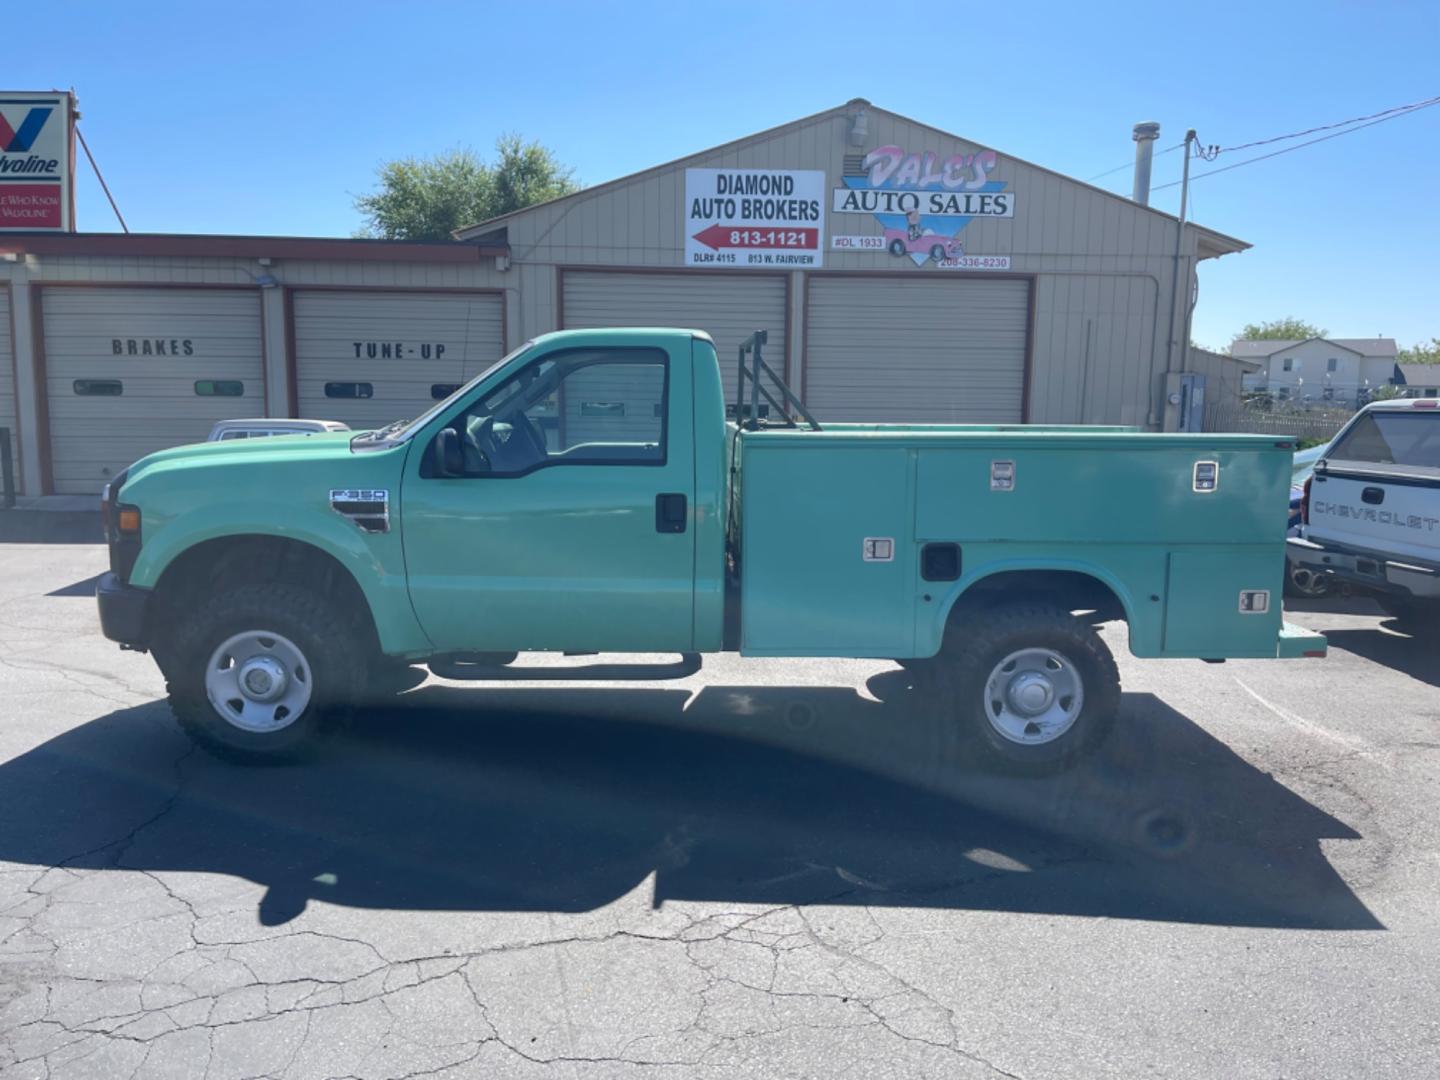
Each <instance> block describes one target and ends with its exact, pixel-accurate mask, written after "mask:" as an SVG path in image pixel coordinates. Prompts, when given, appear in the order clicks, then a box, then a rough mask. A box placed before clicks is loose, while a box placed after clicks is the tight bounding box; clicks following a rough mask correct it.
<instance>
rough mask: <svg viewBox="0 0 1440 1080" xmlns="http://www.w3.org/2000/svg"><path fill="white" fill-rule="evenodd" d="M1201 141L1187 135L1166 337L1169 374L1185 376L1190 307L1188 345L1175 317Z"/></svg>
mask: <svg viewBox="0 0 1440 1080" xmlns="http://www.w3.org/2000/svg"><path fill="white" fill-rule="evenodd" d="M1197 138H1198V136H1197V135H1196V134H1195V129H1194V128H1191V129H1190V130H1189V131H1187V132H1185V166H1184V168H1185V171H1184V173H1183V174H1182V175H1181V179H1180V218H1179V220H1178V221H1176V223H1175V260H1174V269H1173V273H1174V280H1173V281H1172V282H1171V285H1172V288H1171V290H1170V325H1169V330H1168V332H1167V334H1166V343H1167V354H1166V357H1165V370H1166V371H1178V372H1184V371H1185V370H1186V369H1187V367H1188V361H1189V352H1190V340H1189V327H1190V316H1189V305H1188V304H1187V305H1186V314H1185V316H1184V317H1183V318H1182V319H1181V326H1182V328H1183V329H1184V331H1185V340H1184V341H1179V340H1177V338H1176V336H1175V315H1176V311H1177V309H1178V308H1179V306H1180V296H1181V295H1182V294H1181V292H1180V263H1181V260H1182V259H1183V258H1184V252H1185V209H1186V205H1187V204H1188V202H1189V197H1190V152H1191V148H1192V147H1193V146H1194V144H1195V141H1196V139H1197ZM1185 277H1186V282H1187V284H1188V281H1189V277H1190V275H1189V274H1186V275H1185ZM1177 345H1178V346H1179V352H1180V363H1179V365H1178V366H1177V365H1176V364H1175V352H1176V346H1177Z"/></svg>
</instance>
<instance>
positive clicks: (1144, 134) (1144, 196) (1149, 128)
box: [1131, 120, 1160, 206]
mask: <svg viewBox="0 0 1440 1080" xmlns="http://www.w3.org/2000/svg"><path fill="white" fill-rule="evenodd" d="M1159 137H1160V125H1159V124H1157V123H1156V122H1155V121H1154V120H1145V121H1143V122H1141V123H1139V124H1136V125H1135V128H1134V130H1133V132H1132V134H1131V138H1133V139H1134V140H1135V188H1134V191H1133V193H1132V195H1131V198H1133V199H1134V200H1135V201H1136V202H1137V203H1139V204H1140V205H1141V206H1149V205H1150V163H1151V161H1153V160H1154V157H1155V140H1156V139H1158V138H1159Z"/></svg>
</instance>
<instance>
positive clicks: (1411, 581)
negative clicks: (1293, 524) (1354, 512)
mask: <svg viewBox="0 0 1440 1080" xmlns="http://www.w3.org/2000/svg"><path fill="white" fill-rule="evenodd" d="M1285 554H1286V556H1287V557H1288V558H1289V559H1290V561H1291V562H1293V563H1295V564H1297V565H1299V566H1303V567H1304V568H1305V569H1307V570H1312V571H1314V572H1315V573H1317V574H1328V575H1329V576H1330V577H1333V578H1336V579H1337V580H1340V581H1345V582H1349V583H1350V584H1352V585H1358V586H1360V587H1362V588H1365V589H1370V590H1372V591H1374V592H1384V593H1394V594H1395V595H1397V596H1403V597H1413V598H1414V599H1417V600H1440V566H1437V565H1434V564H1432V563H1425V562H1417V561H1414V560H1404V559H1395V558H1392V557H1390V556H1388V555H1385V554H1384V553H1382V552H1378V551H1367V550H1365V549H1363V548H1354V547H1350V546H1349V545H1348V544H1337V543H1335V542H1334V541H1329V542H1325V543H1321V542H1318V541H1315V540H1308V539H1305V538H1304V537H1299V536H1292V537H1290V538H1289V539H1287V540H1286V541H1285Z"/></svg>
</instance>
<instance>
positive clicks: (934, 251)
mask: <svg viewBox="0 0 1440 1080" xmlns="http://www.w3.org/2000/svg"><path fill="white" fill-rule="evenodd" d="M930 258H932V259H934V260H935V261H936V262H937V263H938V262H940V261H941V260H942V259H944V258H945V249H944V247H942V246H941V245H939V244H936V245H935V246H934V247H932V248H931V249H930Z"/></svg>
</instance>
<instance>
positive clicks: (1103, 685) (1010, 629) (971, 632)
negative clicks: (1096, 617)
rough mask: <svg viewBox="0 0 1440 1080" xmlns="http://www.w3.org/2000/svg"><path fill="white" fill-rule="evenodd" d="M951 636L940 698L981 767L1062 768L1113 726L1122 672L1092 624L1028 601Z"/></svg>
mask: <svg viewBox="0 0 1440 1080" xmlns="http://www.w3.org/2000/svg"><path fill="white" fill-rule="evenodd" d="M951 636H952V637H953V638H954V639H955V640H953V642H952V641H950V640H947V642H946V649H945V650H944V651H943V652H942V654H941V656H940V658H939V662H938V663H937V664H936V665H935V667H934V673H933V678H934V681H935V684H936V685H935V690H936V692H937V697H938V700H937V702H936V704H937V707H938V708H939V709H940V710H942V713H943V714H945V718H946V720H948V721H950V722H953V723H954V724H955V725H956V728H957V730H958V732H959V734H960V735H961V737H962V738H963V739H964V740H965V741H966V742H968V743H969V744H971V745H972V746H973V748H974V750H975V752H976V756H977V757H979V758H980V760H981V762H982V763H983V764H985V765H987V766H989V767H991V768H994V769H996V770H997V771H1003V772H1009V773H1017V774H1025V775H1036V776H1039V775H1046V774H1049V773H1054V772H1058V771H1060V770H1062V769H1065V768H1068V767H1069V766H1070V765H1072V764H1074V763H1075V761H1076V760H1078V759H1079V758H1080V757H1082V756H1083V755H1084V754H1085V753H1087V752H1088V751H1090V750H1092V749H1093V748H1094V747H1096V746H1098V745H1099V743H1100V742H1101V741H1102V740H1103V739H1104V738H1105V736H1106V734H1107V733H1108V732H1109V730H1110V727H1111V725H1112V724H1113V723H1114V719H1115V713H1116V712H1117V710H1118V709H1119V705H1120V674H1119V671H1118V670H1117V669H1116V667H1115V658H1114V657H1113V656H1111V654H1110V650H1109V649H1108V648H1107V647H1106V646H1105V643H1104V642H1103V641H1102V640H1101V639H1100V635H1099V634H1097V633H1096V632H1095V628H1094V627H1093V626H1091V625H1090V624H1088V623H1086V622H1084V621H1082V620H1080V619H1077V618H1076V617H1075V616H1074V615H1072V614H1070V613H1069V612H1068V611H1061V610H1060V609H1058V608H1054V607H1050V606H1048V605H1038V604H1023V605H1015V606H1013V607H1006V608H1001V609H999V610H995V611H990V612H986V613H985V615H984V617H983V618H977V619H975V620H974V621H973V622H971V623H970V624H968V625H961V626H955V627H952V630H951Z"/></svg>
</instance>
